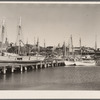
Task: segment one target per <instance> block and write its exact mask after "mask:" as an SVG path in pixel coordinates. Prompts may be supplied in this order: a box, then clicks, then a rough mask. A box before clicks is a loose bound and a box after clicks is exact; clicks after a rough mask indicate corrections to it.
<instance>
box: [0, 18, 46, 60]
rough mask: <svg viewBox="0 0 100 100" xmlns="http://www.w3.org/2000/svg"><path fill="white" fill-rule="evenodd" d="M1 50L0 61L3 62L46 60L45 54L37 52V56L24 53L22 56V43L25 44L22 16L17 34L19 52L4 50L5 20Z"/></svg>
mask: <svg viewBox="0 0 100 100" xmlns="http://www.w3.org/2000/svg"><path fill="white" fill-rule="evenodd" d="M1 32H2V33H1V48H0V49H1V50H0V61H1V62H9V61H12V62H13V61H21V62H31V61H35V60H39V61H43V60H44V58H45V57H44V56H42V55H39V53H38V54H36V55H35V56H30V55H29V56H26V55H23V56H21V43H22V44H23V45H25V44H24V43H23V41H22V40H21V32H22V29H21V18H20V22H19V25H18V36H17V41H18V54H15V53H8V52H7V51H6V52H4V51H3V41H4V34H5V24H4V20H3V22H2V30H1Z"/></svg>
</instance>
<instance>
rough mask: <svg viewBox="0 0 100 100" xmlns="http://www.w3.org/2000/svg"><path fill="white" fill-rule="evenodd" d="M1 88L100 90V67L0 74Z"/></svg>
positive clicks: (59, 68) (60, 68)
mask: <svg viewBox="0 0 100 100" xmlns="http://www.w3.org/2000/svg"><path fill="white" fill-rule="evenodd" d="M0 89H1V90H37V89H38V90H99V89H100V67H76V68H74V67H73V68H69V67H68V68H67V67H66V68H65V67H52V68H46V69H45V68H44V69H38V70H32V71H25V72H22V73H21V72H15V73H12V74H7V75H2V74H1V75H0Z"/></svg>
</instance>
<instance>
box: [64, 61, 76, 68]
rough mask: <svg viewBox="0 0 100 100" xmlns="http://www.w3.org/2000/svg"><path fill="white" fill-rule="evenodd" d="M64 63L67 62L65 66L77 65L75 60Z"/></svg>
mask: <svg viewBox="0 0 100 100" xmlns="http://www.w3.org/2000/svg"><path fill="white" fill-rule="evenodd" d="M64 63H65V67H68V66H75V62H74V61H64Z"/></svg>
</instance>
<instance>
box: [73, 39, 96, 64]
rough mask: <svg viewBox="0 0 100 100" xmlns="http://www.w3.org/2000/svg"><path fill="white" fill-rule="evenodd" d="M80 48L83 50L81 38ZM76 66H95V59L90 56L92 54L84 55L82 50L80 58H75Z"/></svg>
mask: <svg viewBox="0 0 100 100" xmlns="http://www.w3.org/2000/svg"><path fill="white" fill-rule="evenodd" d="M80 50H81V38H80ZM75 64H76V66H95V60H94V59H92V58H91V57H90V55H86V56H85V57H82V50H81V54H80V58H79V59H75Z"/></svg>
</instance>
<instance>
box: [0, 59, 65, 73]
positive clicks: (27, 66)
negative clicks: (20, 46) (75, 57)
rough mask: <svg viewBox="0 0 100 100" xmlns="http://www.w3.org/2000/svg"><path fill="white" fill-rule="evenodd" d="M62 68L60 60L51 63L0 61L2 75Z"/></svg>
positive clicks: (62, 63) (62, 64)
mask: <svg viewBox="0 0 100 100" xmlns="http://www.w3.org/2000/svg"><path fill="white" fill-rule="evenodd" d="M59 66H64V62H63V61H62V60H52V61H39V60H36V61H21V60H20V61H0V71H1V73H2V74H4V75H5V74H6V73H7V72H8V71H9V72H11V73H14V72H15V71H16V70H18V71H20V72H23V71H28V70H33V69H35V70H36V69H40V68H41V69H42V68H48V67H59Z"/></svg>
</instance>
